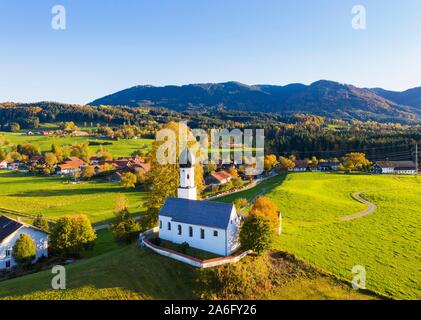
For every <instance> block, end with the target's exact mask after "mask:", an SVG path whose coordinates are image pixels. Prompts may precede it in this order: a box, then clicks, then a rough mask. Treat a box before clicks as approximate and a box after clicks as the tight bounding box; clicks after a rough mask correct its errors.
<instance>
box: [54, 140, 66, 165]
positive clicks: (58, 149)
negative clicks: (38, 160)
mask: <svg viewBox="0 0 421 320" xmlns="http://www.w3.org/2000/svg"><path fill="white" fill-rule="evenodd" d="M51 152H52V153H53V154H54V155H55V156H56V158H57V162H62V161H63V158H64V152H63V148H62V147H61V146H59V145H57V144H53V145H52V146H51Z"/></svg>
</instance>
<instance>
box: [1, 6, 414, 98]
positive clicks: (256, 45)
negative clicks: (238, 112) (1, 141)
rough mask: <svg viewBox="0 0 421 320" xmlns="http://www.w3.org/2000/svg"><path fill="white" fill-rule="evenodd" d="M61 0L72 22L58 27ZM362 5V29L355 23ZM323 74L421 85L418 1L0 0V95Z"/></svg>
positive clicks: (373, 83) (91, 94)
mask: <svg viewBox="0 0 421 320" xmlns="http://www.w3.org/2000/svg"><path fill="white" fill-rule="evenodd" d="M57 4H60V5H63V6H64V7H65V9H66V30H54V29H52V27H51V19H52V17H53V14H52V13H51V9H52V7H53V6H54V5H57ZM356 4H362V5H364V6H365V8H366V10H367V29H366V30H358V31H357V30H354V29H353V28H352V25H351V20H352V17H353V16H352V13H351V9H352V7H353V6H354V5H356ZM319 79H329V80H335V81H339V82H344V83H351V84H355V85H357V86H362V87H383V88H385V89H393V90H404V89H408V88H411V87H416V86H421V0H404V1H402V0H381V1H380V0H118V1H117V0H53V1H49V0H36V1H34V0H26V1H24V0H0V101H16V102H30V101H40V100H52V101H60V102H68V103H87V102H90V101H92V100H94V99H96V98H99V97H102V96H104V95H107V94H110V93H113V92H115V91H118V90H122V89H125V88H127V87H131V86H134V85H138V84H152V85H166V84H176V85H180V84H187V83H201V82H223V81H230V80H235V81H240V82H243V83H246V84H262V83H265V84H278V85H284V84H288V83H293V82H301V83H306V84H309V83H311V82H313V81H316V80H319Z"/></svg>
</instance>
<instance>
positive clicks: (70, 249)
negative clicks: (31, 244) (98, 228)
mask: <svg viewBox="0 0 421 320" xmlns="http://www.w3.org/2000/svg"><path fill="white" fill-rule="evenodd" d="M50 239H51V241H50V244H51V247H52V249H54V250H56V251H57V252H58V253H59V254H62V255H63V256H69V257H72V256H80V254H81V252H82V251H83V250H91V249H92V248H93V244H94V241H95V239H96V232H95V230H94V229H93V228H92V225H91V222H90V221H89V219H88V217H87V216H86V215H83V214H81V215H75V216H66V217H62V218H59V219H58V220H57V222H56V223H55V224H54V227H53V230H52V233H51V237H50Z"/></svg>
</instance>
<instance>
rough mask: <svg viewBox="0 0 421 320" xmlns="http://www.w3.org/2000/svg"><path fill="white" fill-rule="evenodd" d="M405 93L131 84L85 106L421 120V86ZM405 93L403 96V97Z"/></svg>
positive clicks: (322, 84)
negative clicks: (122, 106) (210, 109)
mask: <svg viewBox="0 0 421 320" xmlns="http://www.w3.org/2000/svg"><path fill="white" fill-rule="evenodd" d="M407 95H408V96H409V97H407V98H402V97H401V96H400V95H399V93H394V94H393V92H391V93H390V94H389V92H387V91H385V90H383V91H381V89H363V88H357V87H355V86H352V85H347V84H340V83H338V82H333V81H325V80H321V81H317V82H314V83H312V84H311V85H308V86H307V85H304V84H289V85H286V86H274V85H252V86H248V85H245V84H242V83H238V82H225V83H209V84H189V85H183V86H164V87H154V86H149V85H147V86H135V87H132V88H129V89H125V90H122V91H119V92H116V93H114V94H111V95H108V96H105V97H103V98H100V99H97V100H95V101H93V102H91V103H90V105H124V106H130V107H137V106H149V107H165V108H168V109H172V110H176V111H185V110H191V109H198V110H202V109H203V108H222V107H223V108H225V109H228V110H242V111H254V112H273V113H280V114H295V113H308V114H315V115H320V116H324V117H328V118H338V119H344V120H351V119H356V120H361V121H368V120H373V121H379V122H401V123H420V122H421V104H419V103H418V102H419V101H420V100H421V90H415V91H411V92H409V93H408V94H407ZM405 97H406V96H405Z"/></svg>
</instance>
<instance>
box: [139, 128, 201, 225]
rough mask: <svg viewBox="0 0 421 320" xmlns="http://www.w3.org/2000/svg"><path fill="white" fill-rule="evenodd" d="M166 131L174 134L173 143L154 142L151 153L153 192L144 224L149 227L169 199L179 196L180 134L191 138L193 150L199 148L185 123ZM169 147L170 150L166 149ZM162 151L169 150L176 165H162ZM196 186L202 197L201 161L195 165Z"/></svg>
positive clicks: (190, 144)
mask: <svg viewBox="0 0 421 320" xmlns="http://www.w3.org/2000/svg"><path fill="white" fill-rule="evenodd" d="M164 129H167V130H168V132H172V133H173V138H174V140H173V141H170V140H168V139H167V140H165V141H158V140H156V141H154V142H153V145H152V152H151V171H150V176H151V181H150V182H151V185H152V190H151V192H150V193H149V199H148V201H147V203H146V206H147V212H146V215H145V217H144V219H143V221H144V223H145V224H146V225H149V226H153V225H155V224H156V223H157V221H158V211H159V209H160V208H161V207H162V205H163V204H164V201H165V199H166V198H167V197H175V196H176V195H177V188H178V186H179V184H180V177H179V174H180V173H179V172H180V171H179V152H178V151H179V150H180V141H179V133H180V130H183V131H184V132H186V133H187V135H189V136H190V138H191V139H189V141H191V142H189V143H188V146H189V147H190V148H191V147H193V146H197V142H196V140H195V139H194V138H193V137H192V134H191V131H190V129H189V128H188V127H187V126H186V125H185V124H183V123H176V122H170V123H168V124H167V125H166V126H165V127H164ZM165 147H168V148H165ZM161 149H167V150H166V151H167V152H166V153H165V154H166V155H167V156H168V157H172V160H174V162H175V163H161V161H158V159H157V153H158V151H159V150H161ZM199 156H200V154H196V159H199ZM194 171H195V174H194V178H195V184H196V187H197V195H198V197H200V193H201V192H202V190H203V189H204V182H203V167H202V165H201V164H200V162H199V161H197V162H196V164H195V170H194Z"/></svg>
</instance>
